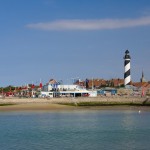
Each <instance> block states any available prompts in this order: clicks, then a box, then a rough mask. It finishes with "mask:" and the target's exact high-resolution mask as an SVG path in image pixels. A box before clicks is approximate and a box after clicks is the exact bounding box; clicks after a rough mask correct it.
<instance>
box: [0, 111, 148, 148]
mask: <svg viewBox="0 0 150 150" xmlns="http://www.w3.org/2000/svg"><path fill="white" fill-rule="evenodd" d="M0 150H150V112H149V111H143V112H142V111H141V113H139V112H138V111H137V110H121V111H119V110H78V111H77V110H75V111H59V112H56V111H47V112H46V111H45V112H43V111H33V112H32V111H31V112H17V111H16V112H0Z"/></svg>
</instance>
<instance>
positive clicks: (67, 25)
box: [27, 17, 150, 30]
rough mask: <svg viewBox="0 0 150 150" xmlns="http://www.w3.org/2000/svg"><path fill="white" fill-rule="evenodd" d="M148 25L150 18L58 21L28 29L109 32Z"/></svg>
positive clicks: (30, 26) (33, 25)
mask: <svg viewBox="0 0 150 150" xmlns="http://www.w3.org/2000/svg"><path fill="white" fill-rule="evenodd" d="M148 25H150V17H141V18H137V19H99V20H76V19H73V20H57V21H52V22H45V23H42V22H41V23H33V24H28V25H27V27H28V28H31V29H39V30H107V29H118V28H129V27H137V26H148Z"/></svg>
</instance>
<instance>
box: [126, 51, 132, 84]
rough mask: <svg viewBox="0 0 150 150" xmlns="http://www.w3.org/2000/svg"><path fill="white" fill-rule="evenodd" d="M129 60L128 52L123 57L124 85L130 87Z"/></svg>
mask: <svg viewBox="0 0 150 150" xmlns="http://www.w3.org/2000/svg"><path fill="white" fill-rule="evenodd" d="M130 60H131V57H130V55H129V51H128V50H126V51H125V56H124V70H125V72H124V85H125V86H126V85H130V83H131V74H130Z"/></svg>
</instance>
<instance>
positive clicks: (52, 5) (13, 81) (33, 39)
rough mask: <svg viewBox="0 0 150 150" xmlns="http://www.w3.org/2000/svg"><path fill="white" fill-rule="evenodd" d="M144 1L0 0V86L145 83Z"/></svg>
mask: <svg viewBox="0 0 150 150" xmlns="http://www.w3.org/2000/svg"><path fill="white" fill-rule="evenodd" d="M149 33H150V1H149V0H126V1H125V0H119V1H118V0H0V52H1V54H0V68H1V71H0V72H1V73H0V86H7V85H14V86H18V85H24V84H27V83H32V82H33V83H35V84H36V83H38V82H39V81H40V79H42V81H43V83H46V82H47V81H48V80H49V79H51V78H55V79H57V80H63V81H64V82H71V78H77V77H79V78H81V79H85V78H92V77H93V78H104V79H111V78H123V74H124V60H123V57H124V52H125V50H126V49H129V51H130V55H131V58H132V60H131V76H132V81H139V80H140V78H141V72H142V69H143V70H144V75H145V78H146V79H147V80H150V69H149V65H150V59H149V57H150V34H149Z"/></svg>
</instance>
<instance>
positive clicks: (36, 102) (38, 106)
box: [0, 97, 150, 111]
mask: <svg viewBox="0 0 150 150" xmlns="http://www.w3.org/2000/svg"><path fill="white" fill-rule="evenodd" d="M145 101H146V102H147V101H148V102H150V99H149V98H141V97H96V98H83V97H82V98H81V97H80V98H51V99H41V98H14V97H12V98H1V99H0V105H1V106H0V111H25V110H27V111H28V110H43V111H48V110H49V111H50V110H53V111H54V110H56V111H59V110H80V109H87V110H91V109H99V110H103V109H111V110H112V109H115V110H116V109H117V110H121V109H127V110H131V109H137V110H138V109H143V110H150V107H149V106H119V105H117V106H78V103H81V102H88V103H90V102H105V103H110V102H112V103H113V102H116V103H120V104H122V103H127V104H128V103H139V104H142V103H143V102H145ZM69 103H73V104H77V105H76V106H69V105H64V104H69Z"/></svg>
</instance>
